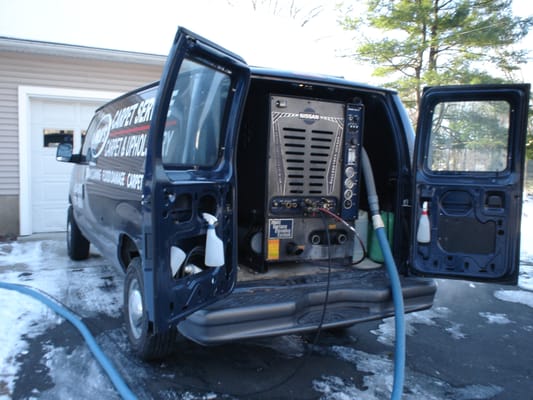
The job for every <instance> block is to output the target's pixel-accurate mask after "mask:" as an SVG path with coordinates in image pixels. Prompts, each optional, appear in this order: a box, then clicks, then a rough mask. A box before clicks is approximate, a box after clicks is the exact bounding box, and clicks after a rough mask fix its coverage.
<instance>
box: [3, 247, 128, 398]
mask: <svg viewBox="0 0 533 400" xmlns="http://www.w3.org/2000/svg"><path fill="white" fill-rule="evenodd" d="M111 268H112V267H110V266H109V265H107V263H105V261H104V260H103V259H102V258H101V257H98V256H93V257H91V258H90V259H89V260H87V261H84V263H83V268H81V267H80V264H77V263H75V262H73V261H70V259H69V258H68V256H67V252H66V244H65V243H64V242H61V241H53V240H44V241H28V242H13V243H9V244H6V243H3V244H0V281H3V282H9V283H17V284H24V285H27V286H30V287H32V288H34V289H37V290H39V291H41V292H44V293H46V294H48V295H49V296H51V297H52V298H54V299H56V300H58V301H60V302H61V303H63V304H65V305H66V306H67V307H69V308H70V309H72V310H74V312H76V313H77V314H78V315H80V316H81V317H91V316H97V315H98V314H107V315H109V316H111V317H117V316H119V315H120V308H121V306H122V289H121V287H122V282H121V281H117V278H116V273H112V272H111ZM107 271H109V273H107ZM118 280H120V278H118ZM0 304H2V305H7V304H8V305H9V306H8V307H6V306H3V307H0V321H1V323H0V387H5V388H6V389H7V392H8V395H10V394H12V391H13V387H14V379H15V377H16V374H17V371H18V368H19V365H18V363H17V361H16V357H17V356H18V355H19V354H23V353H24V351H27V342H26V341H25V338H33V337H36V336H38V335H40V334H41V333H43V332H44V331H45V330H46V329H49V328H50V327H52V326H54V325H56V324H59V323H60V322H61V321H62V318H61V317H59V316H57V315H56V314H55V313H54V312H53V311H52V310H50V309H49V308H47V307H46V306H44V305H43V304H41V303H40V302H38V301H37V300H34V299H33V298H31V297H29V296H26V295H23V294H19V293H18V292H13V291H9V290H3V289H0Z"/></svg>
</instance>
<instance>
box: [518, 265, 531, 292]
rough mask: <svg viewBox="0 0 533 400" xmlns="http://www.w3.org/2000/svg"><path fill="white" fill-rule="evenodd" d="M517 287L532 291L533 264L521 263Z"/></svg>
mask: <svg viewBox="0 0 533 400" xmlns="http://www.w3.org/2000/svg"><path fill="white" fill-rule="evenodd" d="M518 287H520V288H521V289H524V290H530V291H532V292H533V264H521V265H520V275H518Z"/></svg>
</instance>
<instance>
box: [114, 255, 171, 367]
mask: <svg viewBox="0 0 533 400" xmlns="http://www.w3.org/2000/svg"><path fill="white" fill-rule="evenodd" d="M124 320H125V323H126V331H127V333H128V339H129V341H130V344H131V347H132V349H133V352H134V353H135V354H136V355H137V356H138V357H139V358H141V359H142V360H144V361H150V360H156V359H161V358H164V357H165V356H167V355H169V354H170V353H171V351H172V349H173V347H174V345H175V343H176V337H177V329H176V328H175V327H174V328H171V329H169V330H167V331H165V332H161V333H157V334H154V333H153V331H152V329H151V324H150V322H149V321H148V316H147V313H146V302H145V299H144V282H143V274H142V267H141V259H140V258H139V257H135V258H133V259H132V260H131V262H130V264H129V265H128V269H127V270H126V278H125V280H124Z"/></svg>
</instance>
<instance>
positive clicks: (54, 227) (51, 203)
mask: <svg viewBox="0 0 533 400" xmlns="http://www.w3.org/2000/svg"><path fill="white" fill-rule="evenodd" d="M100 104H101V103H98V102H76V101H64V100H51V99H32V100H31V106H30V110H31V111H30V112H31V127H30V129H31V140H30V146H31V157H30V164H31V169H30V171H31V203H32V204H31V205H32V216H31V218H32V230H33V232H34V233H38V232H58V231H64V230H65V225H66V216H67V213H66V210H67V205H68V187H69V179H70V173H71V170H72V165H71V164H69V163H61V162H57V161H56V159H55V155H56V148H57V145H58V143H60V142H64V141H68V142H71V143H73V144H74V150H75V151H76V150H79V148H80V146H81V136H82V134H84V133H85V130H86V129H87V126H88V125H89V122H90V120H91V117H92V115H93V114H94V110H95V109H96V108H97V107H98V106H99V105H100Z"/></svg>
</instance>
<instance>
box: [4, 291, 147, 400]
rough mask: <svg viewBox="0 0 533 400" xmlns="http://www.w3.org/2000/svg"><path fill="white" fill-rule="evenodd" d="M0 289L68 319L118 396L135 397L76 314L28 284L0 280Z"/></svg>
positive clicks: (127, 399) (124, 397)
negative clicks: (25, 297)
mask: <svg viewBox="0 0 533 400" xmlns="http://www.w3.org/2000/svg"><path fill="white" fill-rule="evenodd" d="M0 289H6V290H14V291H16V292H19V293H22V294H25V295H27V296H31V297H33V298H34V299H36V300H39V301H40V302H41V303H43V304H45V305H46V306H48V307H50V308H51V309H52V310H54V311H55V312H56V313H57V314H59V315H61V316H62V317H63V318H65V319H66V320H67V321H69V322H70V323H71V324H72V325H74V326H75V327H76V328H77V329H78V331H79V332H80V333H81V335H82V336H83V338H84V339H85V342H87V345H88V346H89V349H90V350H91V352H92V353H93V355H94V357H95V358H96V359H97V360H98V362H99V363H100V365H101V366H102V368H103V369H104V370H105V372H106V373H107V375H108V376H109V379H111V382H112V383H113V385H114V386H115V388H116V389H117V391H118V392H119V394H120V396H121V397H122V398H123V399H126V400H130V399H131V400H133V399H136V398H137V397H136V396H135V395H134V394H133V392H132V391H131V390H130V388H129V387H128V385H126V383H125V382H124V380H123V379H122V377H121V376H120V374H119V373H118V372H117V370H116V369H115V368H114V367H113V364H112V363H111V361H110V360H109V359H108V358H107V357H106V355H105V354H104V352H103V351H102V349H101V348H100V346H98V344H97V343H96V340H95V339H94V337H93V336H92V335H91V332H90V331H89V329H88V328H87V326H86V325H85V324H84V323H83V322H82V321H81V320H80V319H79V317H78V316H77V315H75V314H74V313H72V312H70V311H69V310H67V309H66V308H64V307H62V306H60V305H59V304H57V303H56V302H54V301H52V300H51V299H50V298H48V297H46V296H45V295H43V294H42V293H39V292H37V291H36V290H34V289H31V288H29V287H28V286H24V285H18V284H15V283H6V282H0Z"/></svg>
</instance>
